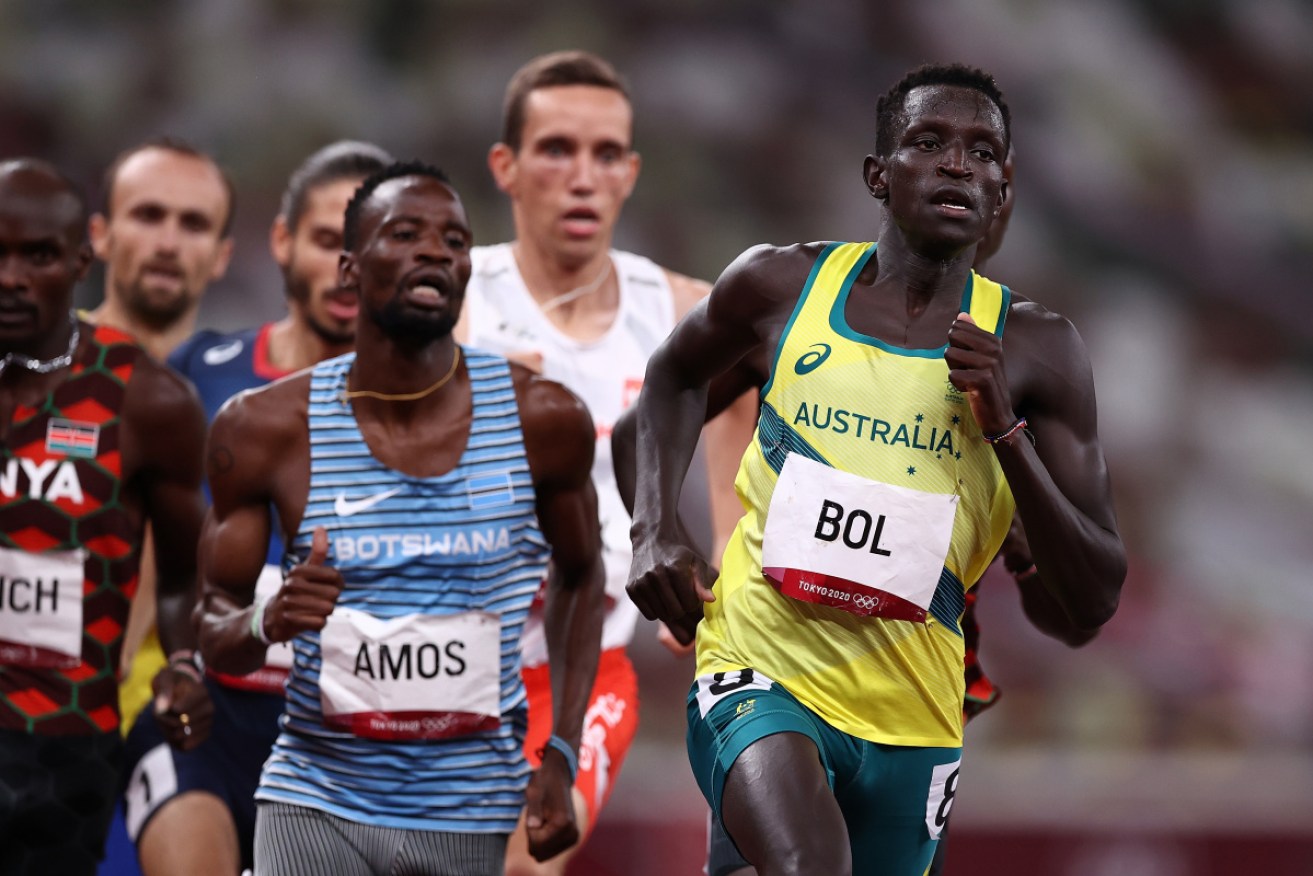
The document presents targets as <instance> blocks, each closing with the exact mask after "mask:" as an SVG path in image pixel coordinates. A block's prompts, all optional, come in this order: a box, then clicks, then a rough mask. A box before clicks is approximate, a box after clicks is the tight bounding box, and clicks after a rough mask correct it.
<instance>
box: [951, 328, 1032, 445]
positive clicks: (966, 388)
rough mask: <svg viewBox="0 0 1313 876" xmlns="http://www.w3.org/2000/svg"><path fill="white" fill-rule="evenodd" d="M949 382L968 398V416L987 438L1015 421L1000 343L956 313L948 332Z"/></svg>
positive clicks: (1004, 429)
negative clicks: (974, 420) (969, 406)
mask: <svg viewBox="0 0 1313 876" xmlns="http://www.w3.org/2000/svg"><path fill="white" fill-rule="evenodd" d="M944 359H946V360H947V361H948V381H949V382H950V383H952V384H953V386H954V387H955V388H956V389H957V390H958V391H960V392H962V393H964V394H965V395H966V397H967V402H968V404H970V405H971V415H972V416H973V417H975V419H976V424H977V425H978V426H980V431H982V432H984V433H985V434H986V435H1001V434H1003V433H1004V432H1006V431H1007V430H1008V429H1009V428H1011V426H1012V424H1013V423H1015V422H1016V421H1017V415H1016V413H1015V412H1014V411H1013V410H1012V397H1011V394H1010V393H1009V392H1008V378H1007V372H1006V370H1005V369H1004V367H1003V339H1002V338H1000V337H999V336H998V335H996V334H994V333H993V332H987V331H985V330H984V329H982V328H980V327H979V326H978V325H976V321H975V320H974V319H972V318H971V314H969V313H959V314H958V315H957V319H955V320H953V325H952V327H951V328H949V330H948V349H947V350H946V351H945V352H944Z"/></svg>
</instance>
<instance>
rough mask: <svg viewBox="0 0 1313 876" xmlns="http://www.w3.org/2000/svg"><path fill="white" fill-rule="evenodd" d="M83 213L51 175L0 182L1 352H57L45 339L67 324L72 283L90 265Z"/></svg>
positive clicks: (73, 283)
mask: <svg viewBox="0 0 1313 876" xmlns="http://www.w3.org/2000/svg"><path fill="white" fill-rule="evenodd" d="M82 215H83V214H82V212H81V208H80V207H79V206H78V204H77V202H76V200H75V199H74V198H73V197H72V196H71V195H70V194H68V192H67V191H66V190H63V188H62V185H60V184H58V183H56V182H55V181H53V180H52V179H51V178H47V177H31V176H24V177H23V178H21V179H20V178H14V177H8V178H5V179H3V180H0V350H3V351H5V352H8V351H10V350H17V351H19V352H23V353H26V354H28V355H32V356H38V357H41V358H47V357H49V356H51V355H57V354H58V353H60V352H62V351H61V350H55V349H49V348H48V347H49V345H48V344H46V343H44V342H45V340H46V339H47V338H49V337H50V336H51V335H52V334H53V333H54V331H55V329H56V328H57V327H58V326H59V325H60V324H62V323H64V322H67V320H68V312H69V306H70V304H71V302H72V296H73V286H74V285H75V284H76V283H77V281H78V280H80V279H81V278H82V277H83V276H84V275H85V274H86V272H87V267H88V266H89V265H90V263H91V252H90V250H89V249H88V248H87V245H86V243H85V242H84V240H85V238H84V236H83V229H82V228H81V223H82Z"/></svg>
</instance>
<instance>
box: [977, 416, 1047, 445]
mask: <svg viewBox="0 0 1313 876" xmlns="http://www.w3.org/2000/svg"><path fill="white" fill-rule="evenodd" d="M1026 425H1027V424H1026V418H1025V417H1022V418H1021V419H1019V420H1017V421H1016V422H1015V423H1013V424H1012V425H1011V426H1008V428H1007V431H1006V432H1003V433H1001V434H999V435H984V434H982V435H981V436H980V437H981V438H984V439H985V440H986V441H988V442H989V443H990V444H998V443H999V442H1006V443H1008V444H1011V443H1012V442H1011V441H1008V439H1009V438H1011V437H1012V436H1013V435H1015V434H1017V433H1018V432H1020V431H1022V430H1024V429H1025V428H1026ZM1026 435H1027V436H1029V435H1030V433H1029V432H1026ZM1034 441H1035V439H1034V438H1031V443H1032V444H1033V443H1034Z"/></svg>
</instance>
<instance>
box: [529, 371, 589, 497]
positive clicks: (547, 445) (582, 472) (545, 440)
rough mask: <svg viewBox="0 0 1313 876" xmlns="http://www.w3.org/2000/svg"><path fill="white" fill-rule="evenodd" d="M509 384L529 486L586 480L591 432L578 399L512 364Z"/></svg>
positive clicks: (563, 389) (548, 381)
mask: <svg viewBox="0 0 1313 876" xmlns="http://www.w3.org/2000/svg"><path fill="white" fill-rule="evenodd" d="M511 380H512V382H513V383H514V386H515V400H516V403H517V405H518V407H519V411H520V427H521V429H522V430H523V432H524V447H525V451H526V452H527V453H528V455H529V464H530V467H531V468H532V469H533V473H534V480H535V482H540V483H542V482H556V483H576V482H578V481H579V480H580V479H581V478H582V479H584V480H586V479H587V478H588V475H589V472H590V471H591V470H592V466H593V452H594V450H595V444H596V441H597V432H596V429H595V428H594V426H593V418H592V415H590V414H589V413H588V408H587V406H586V405H585V404H584V403H583V400H582V399H580V398H579V396H577V395H575V394H574V393H573V392H571V391H570V390H568V389H566V388H565V387H564V386H562V385H561V384H559V383H557V382H556V381H554V380H548V379H546V378H545V377H542V376H541V375H539V374H536V373H534V372H533V371H530V370H529V369H528V368H525V367H524V366H523V365H519V364H516V363H514V362H512V363H511Z"/></svg>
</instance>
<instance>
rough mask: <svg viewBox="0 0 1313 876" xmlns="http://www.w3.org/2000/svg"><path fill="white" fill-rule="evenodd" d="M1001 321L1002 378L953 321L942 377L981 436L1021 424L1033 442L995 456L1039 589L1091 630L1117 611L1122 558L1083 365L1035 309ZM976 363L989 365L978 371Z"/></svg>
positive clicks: (976, 335) (1075, 342)
mask: <svg viewBox="0 0 1313 876" xmlns="http://www.w3.org/2000/svg"><path fill="white" fill-rule="evenodd" d="M1009 319H1010V321H1011V323H1010V325H1009V330H1008V335H1009V336H1010V337H1009V341H1008V349H1009V351H1010V355H1009V359H1008V370H1009V371H1010V372H1012V373H1011V374H1010V375H1008V376H1004V373H1003V369H1002V355H1001V351H1000V350H998V349H997V339H994V340H993V341H989V340H986V339H985V338H993V336H992V335H989V336H985V333H983V332H981V331H980V330H979V329H978V328H976V327H975V326H974V325H969V324H966V323H964V322H963V321H961V320H959V321H958V322H955V323H954V326H953V329H952V330H951V331H950V333H949V343H950V349H949V352H948V360H949V367H950V369H953V370H952V372H951V376H950V379H953V380H954V383H955V385H957V386H958V388H959V389H961V390H962V391H964V392H966V393H968V397H969V400H970V403H971V407H972V413H973V414H974V415H975V416H976V421H977V422H978V423H979V424H980V427H981V429H982V430H983V431H984V432H985V434H998V433H1001V432H1003V431H1005V430H1006V429H1007V428H1008V427H1009V426H1010V425H1011V424H1012V422H1013V421H1014V420H1015V418H1016V416H1017V415H1018V414H1020V415H1023V416H1025V417H1026V419H1027V421H1028V423H1029V428H1030V431H1031V432H1032V433H1033V434H1034V436H1035V442H1034V444H1032V443H1031V442H1030V441H1028V440H1026V439H1025V437H1024V436H1023V435H1022V433H1020V432H1018V433H1016V434H1015V435H1014V436H1013V437H1012V438H1011V439H1009V440H1007V441H1004V442H1000V443H998V444H996V445H995V446H994V449H995V453H996V455H997V457H998V461H999V465H1000V466H1001V467H1002V469H1003V473H1004V475H1005V476H1006V477H1007V480H1008V486H1009V487H1010V488H1011V490H1012V494H1013V496H1014V497H1015V498H1016V504H1017V513H1018V515H1019V516H1020V518H1021V521H1022V524H1023V525H1024V527H1025V530H1026V532H1027V534H1028V535H1029V536H1030V541H1031V548H1032V552H1033V554H1034V559H1035V566H1036V568H1037V569H1038V571H1039V575H1040V580H1041V581H1042V582H1043V586H1044V589H1045V591H1046V592H1047V593H1048V594H1049V595H1050V596H1051V597H1052V598H1053V600H1054V601H1055V602H1056V603H1057V604H1058V606H1059V607H1060V608H1061V610H1062V612H1063V613H1065V614H1066V616H1067V618H1068V619H1069V621H1070V623H1071V625H1072V626H1073V627H1075V628H1076V629H1079V630H1095V629H1097V628H1098V627H1100V626H1102V625H1103V624H1104V623H1105V622H1107V620H1108V619H1109V618H1110V617H1112V615H1113V613H1114V612H1115V611H1116V609H1117V602H1118V599H1119V597H1120V593H1121V586H1122V582H1123V580H1124V579H1125V577H1126V552H1125V548H1124V547H1123V545H1122V541H1121V537H1120V535H1119V534H1118V532H1117V522H1116V517H1115V514H1114V512H1113V507H1112V495H1111V486H1110V482H1109V477H1108V468H1107V463H1106V461H1105V459H1104V455H1103V449H1102V446H1101V445H1100V443H1099V438H1098V430H1097V422H1096V420H1097V414H1096V409H1095V399H1094V379H1093V374H1092V372H1091V370H1090V364H1089V358H1088V356H1087V354H1086V352H1085V346H1084V343H1083V342H1082V341H1081V339H1080V336H1079V335H1078V334H1077V333H1076V330H1075V328H1074V327H1072V325H1071V323H1069V322H1068V321H1067V320H1065V319H1063V318H1062V317H1060V316H1058V315H1057V314H1053V313H1050V312H1049V311H1047V310H1045V309H1044V308H1042V307H1040V306H1039V305H1036V304H1033V303H1031V302H1024V303H1020V304H1017V305H1015V306H1014V308H1013V312H1012V314H1011V315H1010V317H1009ZM982 336H984V337H982ZM983 359H991V360H992V361H991V363H990V364H989V365H987V366H984V365H982V361H983ZM959 381H960V382H959ZM1010 384H1011V385H1010ZM1013 387H1015V389H1014V388H1013ZM1014 397H1015V399H1016V406H1015V409H1014V407H1013V401H1012V399H1013V398H1014Z"/></svg>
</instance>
